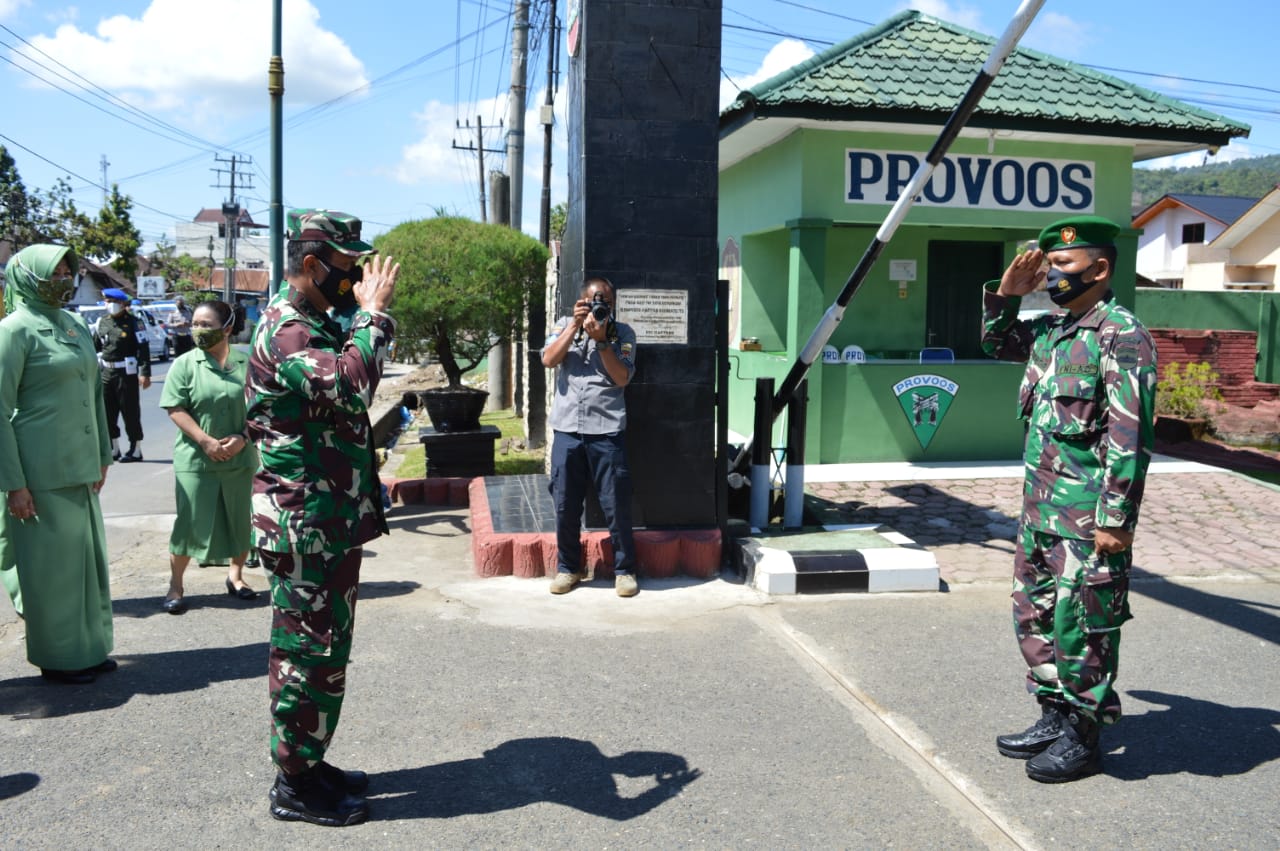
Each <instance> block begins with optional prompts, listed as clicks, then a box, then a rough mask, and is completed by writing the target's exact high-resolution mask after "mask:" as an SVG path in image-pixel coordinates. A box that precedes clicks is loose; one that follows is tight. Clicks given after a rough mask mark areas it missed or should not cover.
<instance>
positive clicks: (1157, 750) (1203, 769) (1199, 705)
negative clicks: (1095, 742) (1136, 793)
mask: <svg viewBox="0 0 1280 851" xmlns="http://www.w3.org/2000/svg"><path fill="white" fill-rule="evenodd" d="M1128 694H1129V695H1130V696H1132V697H1135V698H1137V699H1138V700H1142V701H1146V702H1147V703H1156V704H1162V705H1164V706H1167V707H1169V708H1168V709H1161V710H1151V711H1149V712H1147V713H1145V714H1143V715H1126V716H1125V717H1124V720H1122V721H1121V722H1120V724H1119V725H1118V726H1116V727H1115V732H1114V733H1104V734H1103V736H1104V738H1103V743H1104V745H1105V744H1107V738H1108V737H1114V739H1113V741H1112V742H1111V744H1112V745H1113V746H1114V745H1118V744H1123V745H1124V752H1123V753H1119V754H1111V755H1109V756H1107V758H1106V762H1105V763H1104V768H1105V771H1106V773H1107V774H1109V775H1111V776H1112V777H1116V778H1118V779H1120V780H1141V779H1143V778H1146V777H1150V776H1151V775H1153V774H1198V775H1201V776H1204V777H1226V776H1228V775H1235V774H1245V773H1247V772H1249V771H1252V770H1253V769H1255V768H1257V767H1258V766H1260V765H1263V764H1264V763H1268V762H1271V761H1272V760H1275V759H1277V758H1280V730H1277V729H1276V725H1278V724H1280V710H1275V709H1264V708H1261V707H1251V706H1227V705H1225V704H1222V703H1214V702H1213V701H1209V700H1200V699H1198V698H1194V697H1183V696H1181V695H1176V694H1166V693H1164V692H1159V691H1131V692H1129V693H1128Z"/></svg>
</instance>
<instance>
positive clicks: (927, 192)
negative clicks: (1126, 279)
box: [845, 148, 1095, 213]
mask: <svg viewBox="0 0 1280 851" xmlns="http://www.w3.org/2000/svg"><path fill="white" fill-rule="evenodd" d="M923 159H924V155H923V154H920V153H911V152H907V151H864V150H858V149H855V148H849V149H848V150H846V151H845V187H846V191H845V201H847V202H848V203H850V204H893V203H896V202H897V200H898V197H899V196H900V195H901V194H902V191H903V190H904V189H906V188H907V185H908V184H909V183H910V182H911V178H912V177H913V176H914V175H915V173H916V170H917V169H918V168H919V167H920V163H921V162H922V161H923ZM1094 173H1095V171H1094V164H1093V163H1092V162H1081V161H1078V160H1047V159H1040V158H1037V157H997V156H980V155H976V154H955V155H948V156H945V157H943V159H942V162H940V163H938V167H937V168H935V169H934V171H933V174H932V175H931V176H930V178H929V182H928V183H926V184H925V186H924V191H923V192H922V193H921V194H920V197H919V198H917V199H916V203H917V204H920V205H922V206H935V207H969V208H973V209H978V210H1026V211H1039V212H1063V213H1088V212H1092V211H1093V182H1094Z"/></svg>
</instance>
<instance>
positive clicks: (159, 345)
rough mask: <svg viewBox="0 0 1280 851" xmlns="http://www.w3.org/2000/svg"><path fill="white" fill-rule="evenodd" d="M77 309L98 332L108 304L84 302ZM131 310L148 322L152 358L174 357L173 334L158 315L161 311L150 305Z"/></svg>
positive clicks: (95, 331) (148, 341)
mask: <svg viewBox="0 0 1280 851" xmlns="http://www.w3.org/2000/svg"><path fill="white" fill-rule="evenodd" d="M77 310H78V311H79V312H80V315H81V316H82V317H84V321H85V322H87V323H88V325H89V330H90V331H92V332H94V333H97V331H98V320H99V319H101V318H102V317H104V316H106V315H107V307H106V305H104V304H82V305H80V307H78V308H77ZM130 310H132V311H133V313H134V315H135V316H137V317H139V318H140V319H141V320H142V321H143V322H144V323H145V324H146V330H147V343H148V344H149V345H150V347H151V360H153V361H166V360H168V359H169V358H171V357H173V335H172V334H170V333H169V329H168V327H167V326H166V325H165V323H164V322H163V321H162V320H161V319H160V318H159V316H157V314H158V313H159V311H156V310H154V309H153V308H150V307H139V306H138V305H134V306H133V307H131V308H130Z"/></svg>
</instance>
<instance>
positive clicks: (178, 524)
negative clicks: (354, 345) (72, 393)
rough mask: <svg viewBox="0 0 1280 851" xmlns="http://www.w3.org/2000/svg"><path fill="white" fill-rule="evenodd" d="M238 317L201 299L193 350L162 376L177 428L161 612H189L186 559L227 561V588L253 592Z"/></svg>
mask: <svg viewBox="0 0 1280 851" xmlns="http://www.w3.org/2000/svg"><path fill="white" fill-rule="evenodd" d="M236 324H237V314H236V313H235V312H234V311H232V309H231V307H230V306H229V305H228V304H226V303H225V302H221V301H210V302H205V303H204V304H202V305H200V306H199V307H197V308H196V309H195V313H194V314H193V315H192V318H191V338H192V341H193V342H194V343H195V345H196V348H194V349H192V350H191V351H189V352H187V353H186V354H184V355H182V356H181V357H179V358H178V359H177V360H175V361H174V362H173V365H172V366H170V367H169V374H168V375H167V376H166V377H165V381H164V392H163V393H161V394H160V407H162V408H165V409H166V410H168V412H169V419H171V420H173V422H174V425H176V426H177V427H178V436H177V439H176V440H175V442H174V447H173V478H174V485H175V490H176V493H177V502H178V516H177V519H176V520H174V523H173V534H172V535H171V536H170V537H169V570H170V579H169V593H168V595H166V596H165V600H164V604H163V605H164V610H165V611H166V612H168V613H169V614H171V615H180V614H182V613H183V612H185V611H186V610H187V602H186V600H185V599H184V598H183V590H182V574H183V573H184V572H185V571H186V569H187V565H188V564H189V563H190V561H191V559H192V558H193V557H194V558H197V559H199V560H200V561H202V562H211V561H212V562H216V561H221V560H223V559H230V561H231V566H230V568H228V570H227V583H226V584H227V593H228V594H230V595H232V596H233V597H237V598H239V599H241V600H252V599H253V598H254V597H256V596H258V592H256V591H254V590H253V589H252V588H250V587H249V586H248V585H246V584H245V582H244V578H243V576H242V575H241V572H242V571H243V570H244V560H245V556H247V555H248V554H249V545H250V543H251V542H252V536H253V532H252V529H251V527H250V517H251V513H252V512H251V509H250V506H249V496H250V490H251V488H252V485H253V472H254V470H255V469H256V468H257V466H258V459H257V454H256V452H255V451H254V449H253V447H251V446H250V445H249V441H248V439H247V438H246V436H245V433H244V415H245V402H244V374H245V366H246V364H247V363H248V357H247V356H246V355H244V354H243V353H242V352H239V351H236V350H235V349H232V348H231V345H230V342H229V337H230V336H231V335H233V334H235V333H237V332H238V331H239V329H238V328H236V327H235V325H236Z"/></svg>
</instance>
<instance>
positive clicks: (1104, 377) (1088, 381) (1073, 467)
mask: <svg viewBox="0 0 1280 851" xmlns="http://www.w3.org/2000/svg"><path fill="white" fill-rule="evenodd" d="M1119 232H1120V227H1119V225H1117V224H1115V223H1114V222H1111V221H1109V220H1107V219H1104V218H1101V217H1100V216H1074V217H1070V218H1066V219H1062V220H1061V221H1057V222H1054V223H1053V224H1051V225H1049V226H1048V227H1047V228H1045V229H1044V230H1043V231H1041V232H1040V237H1039V240H1038V247H1037V248H1035V249H1033V250H1031V251H1027V252H1025V253H1022V254H1020V255H1018V256H1017V257H1015V258H1014V259H1013V262H1012V263H1010V264H1009V267H1008V268H1007V269H1006V270H1005V272H1004V275H1003V276H1002V277H1001V279H1000V280H999V281H992V282H990V283H988V284H987V285H986V292H985V295H984V302H983V324H984V330H983V337H982V347H983V349H984V350H985V351H986V352H987V354H989V355H992V356H994V357H997V358H1000V359H1002V360H1016V361H1024V362H1026V364H1027V370H1026V373H1025V375H1024V376H1023V379H1022V387H1021V390H1020V391H1019V401H1018V403H1019V414H1020V416H1021V417H1022V419H1023V422H1025V423H1026V426H1027V437H1026V447H1025V453H1024V461H1025V466H1026V470H1027V473H1026V480H1025V484H1024V487H1023V504H1022V519H1021V523H1020V533H1019V538H1020V539H1019V543H1018V546H1017V548H1016V552H1015V557H1014V577H1013V595H1012V596H1013V618H1014V627H1015V630H1016V633H1017V637H1018V644H1019V647H1020V649H1021V651H1022V655H1023V658H1024V659H1025V660H1026V663H1027V669H1028V670H1027V689H1028V691H1030V692H1031V693H1032V694H1034V695H1035V696H1036V699H1037V700H1038V701H1039V702H1040V707H1041V717H1040V720H1038V721H1037V722H1036V723H1035V724H1033V725H1032V726H1031V727H1029V728H1027V729H1026V730H1024V731H1023V732H1021V733H1015V734H1011V735H1006V736H999V737H997V739H996V746H997V748H998V749H999V751H1000V753H1002V754H1004V755H1005V756H1008V757H1012V758H1014V759H1025V760H1027V767H1026V770H1027V775H1028V776H1029V777H1031V778H1032V779H1033V780H1038V781H1040V782H1043V783H1060V782H1063V781H1068V780H1075V779H1077V778H1079V777H1084V776H1087V775H1089V774H1094V773H1096V772H1098V771H1100V770H1101V768H1102V750H1101V748H1100V747H1099V743H1098V739H1099V732H1100V728H1101V727H1102V726H1105V725H1109V724H1113V723H1115V722H1116V721H1118V720H1119V719H1120V698H1119V695H1118V694H1117V693H1116V691H1115V678H1116V671H1117V667H1118V665H1119V655H1120V626H1121V624H1123V623H1124V622H1125V621H1127V620H1129V618H1130V617H1131V615H1130V613H1129V602H1128V591H1129V567H1130V565H1131V564H1132V561H1133V534H1134V528H1135V527H1136V525H1137V523H1138V509H1139V506H1140V505H1141V503H1142V493H1143V488H1144V485H1145V483H1146V475H1147V465H1148V464H1149V463H1150V461H1151V447H1152V444H1153V443H1154V439H1155V427H1154V422H1155V395H1156V379H1157V375H1156V356H1155V346H1154V344H1153V343H1152V340H1151V336H1150V335H1149V334H1148V333H1147V330H1146V328H1144V327H1143V325H1142V323H1141V322H1139V321H1138V319H1137V318H1136V317H1135V316H1134V315H1133V314H1132V313H1130V312H1129V311H1128V310H1127V309H1125V308H1124V307H1121V306H1120V305H1119V304H1117V303H1116V301H1115V298H1114V296H1113V294H1112V292H1111V282H1112V280H1113V278H1114V277H1115V264H1116V247H1115V237H1116V235H1117V234H1118V233H1119ZM1046 261H1047V263H1046ZM1041 283H1045V284H1047V288H1048V292H1049V297H1050V298H1051V299H1052V300H1053V302H1054V303H1055V304H1057V305H1059V306H1060V307H1064V308H1066V310H1065V312H1062V313H1052V314H1049V315H1046V316H1042V317H1039V318H1037V319H1034V320H1032V321H1029V322H1027V321H1019V319H1018V307H1019V304H1020V302H1021V300H1022V296H1024V295H1026V294H1027V293H1030V292H1032V291H1033V290H1035V289H1036V288H1037V287H1038V286H1039V285H1040V284H1041Z"/></svg>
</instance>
